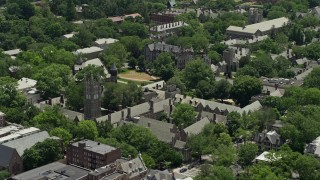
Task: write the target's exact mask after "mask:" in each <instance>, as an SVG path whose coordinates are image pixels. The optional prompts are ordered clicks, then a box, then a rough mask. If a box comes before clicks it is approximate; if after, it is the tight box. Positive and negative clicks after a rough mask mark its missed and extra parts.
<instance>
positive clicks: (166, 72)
mask: <svg viewBox="0 0 320 180" xmlns="http://www.w3.org/2000/svg"><path fill="white" fill-rule="evenodd" d="M153 71H154V74H155V75H156V76H159V77H161V79H163V80H165V81H167V80H169V79H170V78H172V77H173V75H174V71H175V64H174V61H173V59H172V58H171V54H170V53H167V52H163V53H160V54H159V55H158V57H157V58H156V60H155V61H154V64H153Z"/></svg>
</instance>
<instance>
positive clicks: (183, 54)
mask: <svg viewBox="0 0 320 180" xmlns="http://www.w3.org/2000/svg"><path fill="white" fill-rule="evenodd" d="M162 52H168V53H171V54H172V55H173V56H174V60H175V63H176V67H177V68H179V69H183V68H185V66H186V64H187V63H188V62H189V61H190V60H193V59H194V58H195V53H194V51H193V48H182V47H179V46H173V45H169V44H165V43H161V42H157V43H152V44H149V45H148V46H147V47H146V48H145V50H144V55H145V62H146V63H147V64H149V63H153V62H154V61H155V60H156V58H157V57H158V55H159V54H160V53H162ZM202 59H203V61H204V62H205V63H206V64H208V65H211V59H210V58H209V57H208V56H207V55H203V57H202Z"/></svg>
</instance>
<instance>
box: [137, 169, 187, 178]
mask: <svg viewBox="0 0 320 180" xmlns="http://www.w3.org/2000/svg"><path fill="white" fill-rule="evenodd" d="M174 179H176V180H192V179H190V177H188V176H186V175H183V174H180V173H174V172H169V171H168V170H163V171H160V170H153V169H151V170H149V172H148V175H147V176H146V177H145V178H143V179H142V180H174Z"/></svg>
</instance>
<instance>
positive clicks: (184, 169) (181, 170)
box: [179, 168, 188, 173]
mask: <svg viewBox="0 0 320 180" xmlns="http://www.w3.org/2000/svg"><path fill="white" fill-rule="evenodd" d="M186 171H188V169H187V168H182V169H180V171H179V172H180V173H184V172H186Z"/></svg>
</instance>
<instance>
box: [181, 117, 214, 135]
mask: <svg viewBox="0 0 320 180" xmlns="http://www.w3.org/2000/svg"><path fill="white" fill-rule="evenodd" d="M207 124H210V121H209V119H208V118H207V117H205V118H202V119H201V120H200V121H198V122H196V123H194V124H192V125H190V126H188V127H186V128H185V129H184V132H185V133H186V134H188V135H191V134H193V135H197V134H200V133H201V131H202V129H203V128H204V126H205V125H207Z"/></svg>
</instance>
